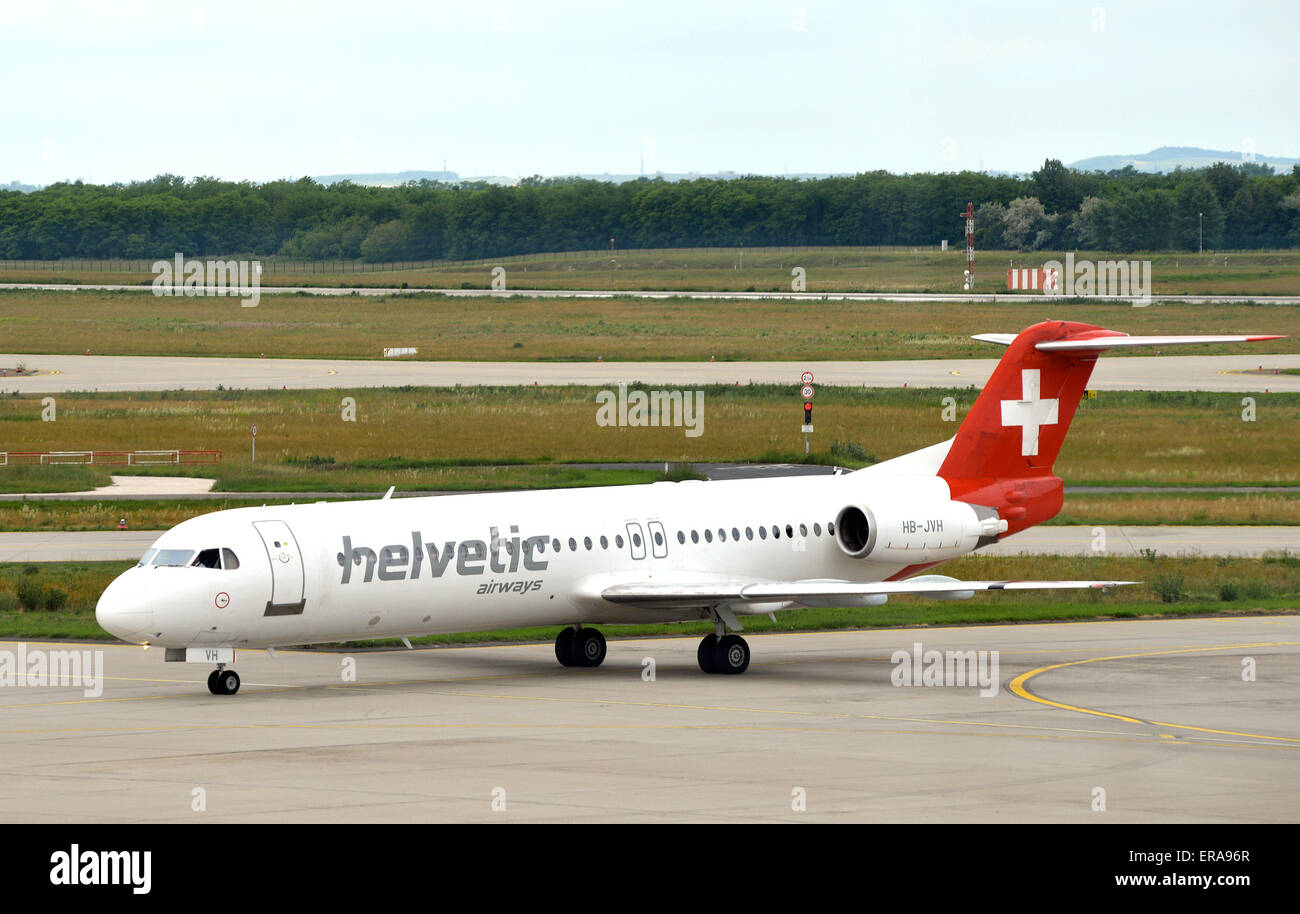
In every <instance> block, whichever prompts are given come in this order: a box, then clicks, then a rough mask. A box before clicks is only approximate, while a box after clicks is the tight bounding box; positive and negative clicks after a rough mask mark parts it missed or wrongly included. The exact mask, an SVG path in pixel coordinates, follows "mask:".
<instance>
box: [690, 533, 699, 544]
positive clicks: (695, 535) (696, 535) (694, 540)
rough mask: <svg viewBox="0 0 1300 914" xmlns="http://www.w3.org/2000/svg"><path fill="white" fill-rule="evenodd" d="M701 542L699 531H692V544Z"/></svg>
mask: <svg viewBox="0 0 1300 914" xmlns="http://www.w3.org/2000/svg"><path fill="white" fill-rule="evenodd" d="M699 541H700V534H699V531H698V530H692V531H691V542H692V543H698V542H699Z"/></svg>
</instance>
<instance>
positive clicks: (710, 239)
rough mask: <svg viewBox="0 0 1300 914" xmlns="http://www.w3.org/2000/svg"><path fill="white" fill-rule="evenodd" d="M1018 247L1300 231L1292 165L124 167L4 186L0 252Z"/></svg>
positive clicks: (1238, 242) (409, 253)
mask: <svg viewBox="0 0 1300 914" xmlns="http://www.w3.org/2000/svg"><path fill="white" fill-rule="evenodd" d="M967 201H972V202H974V203H975V204H976V206H977V220H976V222H977V233H976V245H977V247H981V248H1014V249H1022V250H1033V249H1053V250H1063V249H1071V248H1087V249H1097V250H1111V251H1138V250H1166V249H1183V250H1195V249H1197V247H1198V245H1199V244H1200V243H1201V239H1202V234H1203V240H1204V246H1205V247H1206V248H1207V249H1222V248H1227V249H1250V248H1265V247H1297V246H1300V166H1297V167H1296V168H1294V169H1293V170H1292V172H1291V173H1290V174H1287V175H1274V174H1273V173H1272V170H1271V169H1269V168H1267V167H1266V166H1263V165H1255V164H1251V163H1243V164H1240V165H1228V164H1226V163H1218V164H1216V165H1213V166H1211V167H1209V168H1205V169H1197V170H1191V171H1175V172H1173V173H1171V174H1166V175H1149V174H1142V173H1140V172H1137V171H1135V170H1133V169H1132V168H1131V167H1130V168H1126V169H1123V170H1118V171H1111V172H1106V173H1101V172H1088V173H1082V172H1077V171H1073V170H1071V169H1068V168H1066V167H1065V166H1063V165H1062V164H1061V163H1060V162H1059V161H1056V160H1054V159H1049V160H1048V161H1046V162H1044V163H1043V167H1042V168H1040V169H1039V170H1038V171H1036V172H1034V173H1033V174H1032V175H1029V176H1024V177H1012V176H999V175H989V174H984V173H977V172H960V173H944V174H930V173H925V174H908V175H895V174H890V173H887V172H883V171H876V172H869V173H864V174H859V175H854V176H852V177H833V178H823V179H817V180H800V179H792V178H778V177H744V178H738V179H734V180H713V179H699V180H695V181H683V182H669V181H664V180H661V179H641V180H636V181H630V182H627V183H623V184H612V183H608V182H604V181H593V180H584V179H578V178H553V179H542V178H529V179H525V180H524V181H522V182H520V184H519V185H518V186H515V187H501V186H495V185H489V184H485V183H461V184H454V185H453V184H439V183H435V182H419V183H411V184H407V185H404V186H401V187H391V188H377V187H362V186H358V185H355V184H350V183H346V182H343V183H337V184H332V185H329V186H323V185H321V184H318V183H316V182H315V181H313V180H311V179H310V178H303V179H301V180H298V181H272V182H269V183H265V184H255V183H251V182H231V181H220V180H216V179H214V178H195V179H193V180H188V181H187V180H185V179H183V178H180V177H176V176H175V175H160V176H158V177H156V178H154V179H152V180H149V181H138V182H132V183H130V184H114V185H95V184H84V183H82V182H79V181H78V182H75V183H62V184H55V185H52V186H50V187H47V188H44V189H42V190H39V191H36V192H33V193H20V192H17V191H0V259H20V258H21V259H50V260H52V259H59V258H65V257H86V258H116V257H127V258H153V257H168V256H171V255H172V254H173V253H175V252H177V251H180V252H182V253H184V254H187V255H191V256H213V255H241V254H242V255H254V256H266V257H269V256H277V255H278V256H282V257H294V258H305V259H312V260H323V259H331V258H348V259H355V258H364V259H366V260H369V261H390V260H426V259H427V260H443V259H449V260H468V259H478V258H490V257H499V256H505V255H510V254H529V253H540V252H547V251H572V250H592V249H597V248H603V247H605V246H606V245H608V244H609V243H610V242H609V240H610V238H614V239H616V244H617V246H618V247H621V248H660V247H708V246H733V245H742V244H743V245H750V246H761V245H864V246H865V245H932V244H935V243H936V242H937V241H938V240H939V239H941V238H948V239H952V241H953V243H954V244H959V243H960V239H961V236H962V233H963V225H962V221H961V219H960V218H959V216H958V214H959V212H960V211H961V210H962V209H964V208H965V205H966V203H967Z"/></svg>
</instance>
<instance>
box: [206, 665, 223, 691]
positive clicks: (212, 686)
mask: <svg viewBox="0 0 1300 914" xmlns="http://www.w3.org/2000/svg"><path fill="white" fill-rule="evenodd" d="M220 672H221V670H213V671H212V672H211V673H209V674H208V691H209V692H211V693H212V694H213V695H220V694H221V693H220V692H219V691H218V690H217V689H218V687H217V675H218V674H219V673H220Z"/></svg>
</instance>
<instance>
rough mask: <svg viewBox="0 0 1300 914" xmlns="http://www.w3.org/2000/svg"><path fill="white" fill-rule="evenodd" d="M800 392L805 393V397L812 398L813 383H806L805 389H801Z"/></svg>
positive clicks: (806, 398)
mask: <svg viewBox="0 0 1300 914" xmlns="http://www.w3.org/2000/svg"><path fill="white" fill-rule="evenodd" d="M799 393H801V394H803V398H804V399H805V400H811V399H812V398H813V387H812V385H811V384H805V385H804V386H803V389H802V390H800V391H799Z"/></svg>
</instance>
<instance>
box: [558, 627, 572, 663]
mask: <svg viewBox="0 0 1300 914" xmlns="http://www.w3.org/2000/svg"><path fill="white" fill-rule="evenodd" d="M576 634H577V631H576V630H575V629H573V628H566V629H565V630H564V631H562V632H560V633H559V634H558V635H556V636H555V659H556V660H558V661H560V665H561V666H577V662H578V660H577V657H576V656H574V650H573V636H574V635H576Z"/></svg>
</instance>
